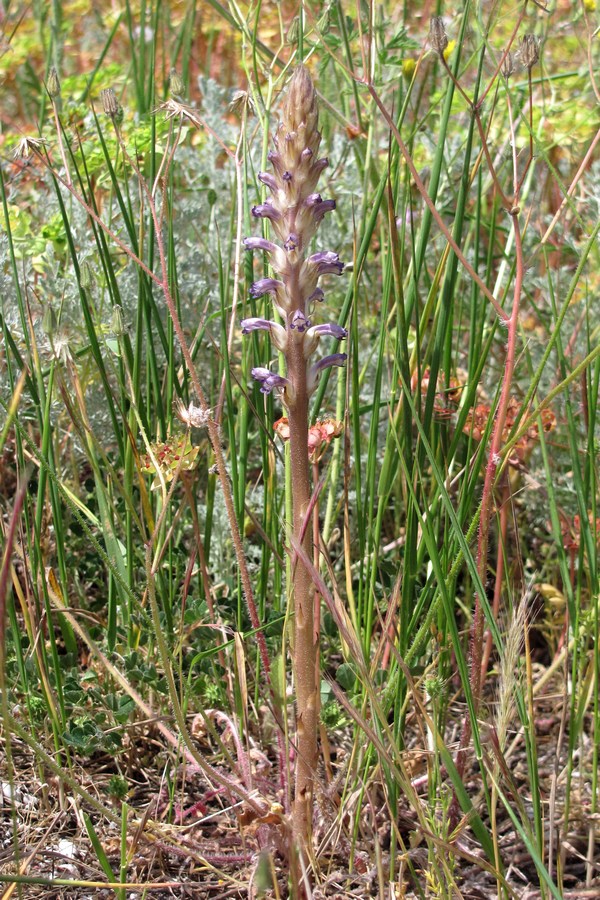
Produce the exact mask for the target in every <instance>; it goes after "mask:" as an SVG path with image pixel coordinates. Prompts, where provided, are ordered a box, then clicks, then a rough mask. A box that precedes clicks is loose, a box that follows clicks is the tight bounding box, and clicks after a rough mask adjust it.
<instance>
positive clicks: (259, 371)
mask: <svg viewBox="0 0 600 900" xmlns="http://www.w3.org/2000/svg"><path fill="white" fill-rule="evenodd" d="M251 375H252V377H253V378H254V380H255V381H258V382H260V392H261V394H270V393H271V391H272V390H273V389H274V388H285V387H287V386H288V385H289V381H288V380H287V378H283V376H282V375H275V374H274V373H273V372H271V370H270V369H263V368H262V367H261V366H258V367H257V368H256V369H252V372H251Z"/></svg>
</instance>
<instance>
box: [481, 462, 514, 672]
mask: <svg viewBox="0 0 600 900" xmlns="http://www.w3.org/2000/svg"><path fill="white" fill-rule="evenodd" d="M503 477H504V479H505V484H504V486H503V488H502V495H501V500H500V534H499V536H498V549H497V551H496V580H495V583H494V602H493V604H492V612H493V613H494V619H495V620H496V621H497V620H498V613H499V612H500V599H501V597H502V585H503V583H504V549H505V547H506V537H507V533H508V509H509V507H508V504H509V500H510V488H509V484H508V475H506V473H505V474H504V476H503ZM491 654H492V633H491V632H490V631H488V632H487V633H486V635H485V647H484V650H483V657H482V660H481V684H482V685H483V683H484V682H485V678H486V675H487V670H488V665H489V663H490V656H491Z"/></svg>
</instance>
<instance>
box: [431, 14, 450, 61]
mask: <svg viewBox="0 0 600 900" xmlns="http://www.w3.org/2000/svg"><path fill="white" fill-rule="evenodd" d="M429 43H430V44H431V46H432V47H433V49H434V50H435V51H437V53H439V54H440V56H441V55H442V54H443V52H444V50H445V49H446V47H447V46H448V35H447V34H446V28H445V26H444V20H443V19H442V17H441V16H432V17H431V21H430V23H429Z"/></svg>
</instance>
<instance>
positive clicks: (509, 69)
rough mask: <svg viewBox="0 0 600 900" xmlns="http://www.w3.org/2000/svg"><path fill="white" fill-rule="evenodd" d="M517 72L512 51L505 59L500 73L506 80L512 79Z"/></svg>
mask: <svg viewBox="0 0 600 900" xmlns="http://www.w3.org/2000/svg"><path fill="white" fill-rule="evenodd" d="M514 71H515V61H514V59H513V55H512V53H511V52H510V51H508V53H507V54H506V56H505V57H504V59H503V60H502V65H501V66H500V72H501V73H502V75H503V76H504V78H510V76H511V75H512V73H513V72H514Z"/></svg>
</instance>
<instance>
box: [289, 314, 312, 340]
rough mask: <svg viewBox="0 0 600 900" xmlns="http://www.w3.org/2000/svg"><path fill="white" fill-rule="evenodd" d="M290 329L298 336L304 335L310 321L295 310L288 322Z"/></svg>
mask: <svg viewBox="0 0 600 900" xmlns="http://www.w3.org/2000/svg"><path fill="white" fill-rule="evenodd" d="M290 328H291V329H292V331H294V330H295V331H297V332H298V334H304V332H305V331H307V330H308V329H309V328H310V319H307V318H306V316H305V315H304V313H303V312H302V310H301V309H297V310H296V311H295V312H294V314H293V316H292V318H291V321H290Z"/></svg>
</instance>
